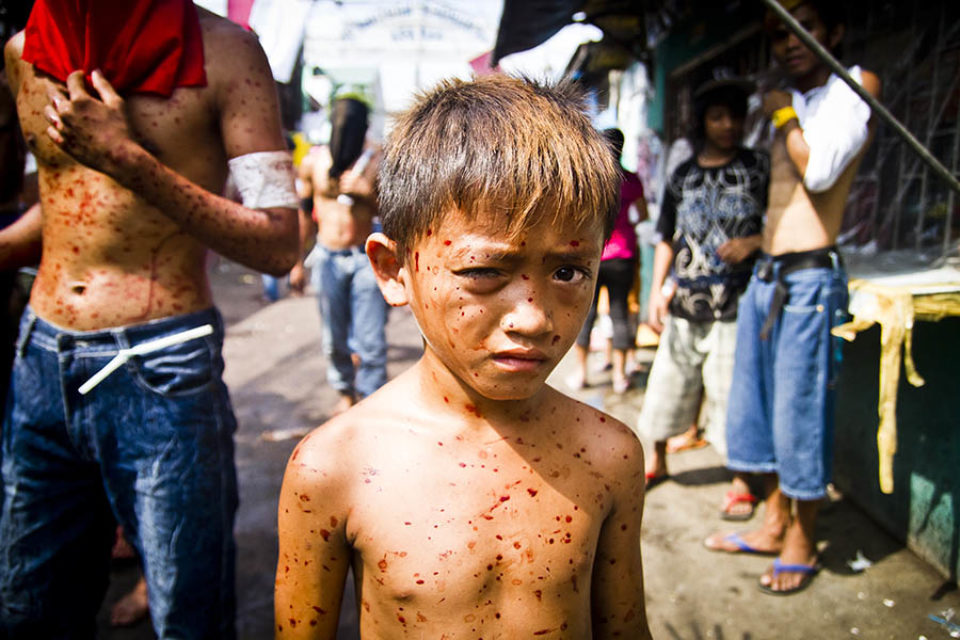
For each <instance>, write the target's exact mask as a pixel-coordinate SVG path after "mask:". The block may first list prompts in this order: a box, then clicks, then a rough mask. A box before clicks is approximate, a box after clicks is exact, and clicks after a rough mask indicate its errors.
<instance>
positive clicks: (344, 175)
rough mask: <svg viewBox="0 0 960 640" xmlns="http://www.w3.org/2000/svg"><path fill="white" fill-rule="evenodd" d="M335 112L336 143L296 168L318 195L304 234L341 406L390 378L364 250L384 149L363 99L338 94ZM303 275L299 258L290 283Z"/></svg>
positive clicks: (382, 316) (381, 315) (308, 191)
mask: <svg viewBox="0 0 960 640" xmlns="http://www.w3.org/2000/svg"><path fill="white" fill-rule="evenodd" d="M331 112H332V113H331V123H330V124H331V129H332V133H331V138H330V144H329V145H328V146H324V147H315V148H314V149H311V151H310V153H309V154H307V156H306V157H305V158H304V159H303V161H302V162H301V163H300V167H299V171H298V173H299V178H300V183H301V194H300V195H301V197H302V198H304V199H305V200H306V198H311V199H312V202H309V203H307V206H301V219H300V224H301V237H302V242H303V243H304V245H305V246H309V244H312V242H313V238H311V237H309V236H312V235H313V234H314V233H316V234H317V236H316V243H317V246H316V247H315V249H314V255H315V256H316V262H315V266H314V279H315V280H314V281H315V284H316V288H317V299H318V300H319V303H320V317H321V321H322V322H323V350H324V353H325V354H326V356H327V361H328V367H327V382H328V383H329V384H330V386H332V387H333V388H334V389H336V390H337V392H338V393H339V394H340V402H339V403H338V405H337V407H336V410H335V411H336V412H337V413H339V412H341V411H345V410H346V409H348V408H350V406H352V405H353V403H354V402H356V400H357V397H358V396H359V397H361V398H363V397H366V396H368V395H370V394H371V393H373V392H374V391H376V390H377V389H379V388H380V387H381V386H383V384H384V383H385V382H386V381H387V338H386V333H385V326H386V323H387V305H386V303H385V302H384V300H383V296H382V295H381V294H380V290H379V289H378V288H377V281H376V278H375V277H374V275H373V270H372V269H371V268H370V261H369V260H368V259H367V256H366V254H365V253H364V243H365V242H366V241H367V237H368V236H369V235H370V233H371V232H372V231H373V219H374V217H375V216H376V215H377V190H376V178H377V170H378V169H379V167H380V156H381V151H380V149H379V148H378V147H377V146H376V145H373V144H371V143H369V142H367V140H366V134H367V118H368V108H367V106H366V105H365V104H364V103H363V102H361V101H360V100H357V99H355V98H346V97H345V98H340V99H337V100H335V101H334V103H333V106H332V108H331ZM310 205H312V206H310ZM311 212H312V213H313V216H316V218H314V217H313V216H311V215H310V213H311ZM318 228H319V230H318ZM302 282H303V273H302V267H301V266H300V265H297V268H296V269H295V271H294V272H293V273H291V285H292V286H293V287H294V288H302ZM354 355H356V360H354V357H353V356H354Z"/></svg>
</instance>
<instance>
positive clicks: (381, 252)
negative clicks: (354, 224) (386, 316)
mask: <svg viewBox="0 0 960 640" xmlns="http://www.w3.org/2000/svg"><path fill="white" fill-rule="evenodd" d="M366 251H367V257H368V258H369V259H370V265H371V266H372V267H373V274H374V275H375V276H376V277H377V284H378V285H379V286H380V293H382V294H383V299H384V300H386V301H387V304H389V305H390V306H391V307H402V306H403V305H405V304H407V303H408V302H410V300H409V299H408V298H407V288H406V286H405V284H406V283H405V281H404V279H405V277H406V270H405V269H404V268H403V267H402V266H400V262H399V260H397V243H396V242H394V241H393V240H391V239H390V238H388V237H387V236H385V235H383V234H382V233H379V232H378V233H372V234H370V237H369V238H367V244H366Z"/></svg>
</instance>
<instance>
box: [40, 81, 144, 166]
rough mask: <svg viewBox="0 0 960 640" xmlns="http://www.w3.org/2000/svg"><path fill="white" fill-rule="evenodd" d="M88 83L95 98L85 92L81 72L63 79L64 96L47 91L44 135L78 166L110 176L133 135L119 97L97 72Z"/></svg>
mask: <svg viewBox="0 0 960 640" xmlns="http://www.w3.org/2000/svg"><path fill="white" fill-rule="evenodd" d="M91 81H92V82H93V88H94V89H95V91H96V92H97V96H98V97H96V96H93V95H90V93H88V92H87V88H86V86H85V84H84V78H83V72H82V71H74V72H73V73H71V74H70V75H69V76H67V92H68V95H67V96H65V95H64V94H63V92H62V91H60V90H59V89H56V88H54V89H51V90H50V92H49V98H50V104H48V105H47V107H46V109H45V110H44V113H45V115H46V118H47V121H48V122H49V123H50V126H49V127H47V131H46V133H47V135H48V136H49V137H50V139H51V140H53V142H54V143H55V144H56V145H57V146H58V147H60V148H61V149H63V150H64V151H65V152H66V153H68V154H70V155H71V156H72V157H73V158H75V159H76V160H77V161H78V162H80V163H81V164H84V165H86V166H88V167H90V168H91V169H95V170H97V171H100V172H101V173H106V174H107V175H110V176H114V175H116V171H117V169H119V168H121V166H122V165H123V163H124V149H126V148H127V145H128V144H129V143H131V142H132V141H133V136H132V135H131V133H130V127H129V125H128V124H127V117H126V111H125V106H124V101H123V98H121V97H120V95H119V94H118V93H117V92H116V91H115V90H114V88H113V86H111V84H110V83H109V82H108V81H107V79H106V78H105V77H104V76H103V74H102V73H100V72H99V71H94V72H93V74H92V75H91Z"/></svg>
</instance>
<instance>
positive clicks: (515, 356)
mask: <svg viewBox="0 0 960 640" xmlns="http://www.w3.org/2000/svg"><path fill="white" fill-rule="evenodd" d="M493 360H494V362H496V363H497V364H498V365H500V366H501V367H503V368H505V369H508V370H511V371H533V370H535V369H537V368H539V367H540V365H542V364H543V363H544V362H546V360H547V356H546V355H545V354H544V353H543V352H542V351H539V350H537V349H511V350H510V351H500V352H498V353H495V354H493Z"/></svg>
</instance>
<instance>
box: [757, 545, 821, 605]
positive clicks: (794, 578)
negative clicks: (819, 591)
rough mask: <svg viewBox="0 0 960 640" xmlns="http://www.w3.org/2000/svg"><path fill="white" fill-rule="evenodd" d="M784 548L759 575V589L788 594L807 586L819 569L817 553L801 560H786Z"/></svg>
mask: <svg viewBox="0 0 960 640" xmlns="http://www.w3.org/2000/svg"><path fill="white" fill-rule="evenodd" d="M787 555H792V554H788V553H787V552H786V550H784V553H783V554H781V555H780V557H779V558H777V559H776V561H775V562H774V563H773V564H772V565H770V567H769V568H768V569H767V570H766V571H765V572H764V573H763V575H762V576H760V589H761V590H763V591H766V592H767V593H773V594H776V595H789V594H791V593H796V592H798V591H802V590H803V589H806V588H807V585H809V584H810V581H811V580H813V577H814V576H815V575H816V574H817V572H818V571H820V564H819V561H818V559H817V555H816V554H813V556H811V557H808V558H806V559H803V560H787V559H786V556H787Z"/></svg>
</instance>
